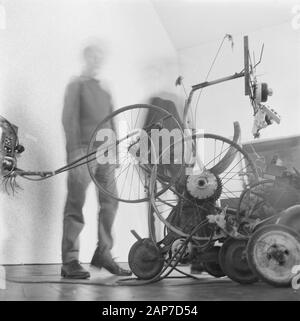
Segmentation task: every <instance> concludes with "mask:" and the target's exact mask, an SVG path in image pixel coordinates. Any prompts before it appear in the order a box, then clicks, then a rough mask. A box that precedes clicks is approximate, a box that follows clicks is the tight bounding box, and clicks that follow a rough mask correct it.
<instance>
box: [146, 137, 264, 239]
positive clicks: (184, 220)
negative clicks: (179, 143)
mask: <svg viewBox="0 0 300 321" xmlns="http://www.w3.org/2000/svg"><path fill="white" fill-rule="evenodd" d="M191 140H192V141H193V146H199V148H198V149H197V150H196V153H195V157H194V161H195V162H194V168H191V167H189V166H188V164H185V165H186V166H185V168H186V169H187V168H188V170H189V171H186V172H185V175H184V177H181V178H180V184H178V181H177V186H176V184H173V185H172V186H170V187H169V188H168V190H166V191H165V192H164V193H161V194H160V195H157V194H156V193H154V191H155V189H156V188H159V186H160V184H161V182H160V179H159V177H158V176H157V173H156V167H153V170H152V174H151V191H153V193H152V194H151V203H152V207H153V212H154V214H155V216H156V217H158V219H159V220H160V221H161V222H162V223H163V225H162V228H161V229H157V230H156V231H151V232H152V234H155V235H157V237H156V238H157V239H159V238H161V237H164V236H165V235H164V234H163V233H162V231H163V230H165V229H164V228H163V226H165V227H166V229H167V231H171V232H173V233H175V234H177V235H179V236H181V237H190V236H191V233H194V234H193V236H192V239H193V240H198V241H201V243H202V245H203V242H204V243H205V242H209V241H213V240H214V239H218V238H222V237H224V234H222V233H220V234H218V233H216V232H218V228H217V227H216V224H212V223H210V222H208V220H207V216H208V215H212V214H213V215H214V214H218V213H220V212H221V211H222V209H224V208H225V207H227V214H228V219H227V222H230V218H231V217H232V219H233V221H234V220H235V219H236V216H235V214H236V209H237V207H238V204H239V197H240V195H241V193H242V192H243V190H244V189H245V187H246V186H248V184H249V183H250V179H249V177H251V182H253V181H258V175H257V172H256V169H255V166H254V164H253V162H252V161H251V159H250V158H249V156H248V154H247V153H246V152H245V151H244V150H243V149H242V148H241V147H240V146H239V145H238V144H236V143H235V142H233V141H231V140H229V139H227V138H224V137H221V136H218V135H214V134H196V135H193V136H189V137H188V138H186V139H185V142H186V143H187V144H188V143H189V141H191ZM229 151H230V157H228V155H229V154H228V152H229ZM185 152H189V150H188V148H186V147H185ZM185 159H186V157H185ZM224 159H225V161H224ZM197 163H201V166H202V167H201V169H199V164H198V165H197ZM197 167H198V168H197ZM233 224H234V223H233ZM197 226H199V229H198V231H195V228H196V227H197Z"/></svg>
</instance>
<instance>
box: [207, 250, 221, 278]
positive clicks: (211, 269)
mask: <svg viewBox="0 0 300 321" xmlns="http://www.w3.org/2000/svg"><path fill="white" fill-rule="evenodd" d="M220 249H221V247H220V246H214V247H212V248H211V249H209V250H208V251H206V253H207V252H209V254H210V253H211V254H212V255H213V256H212V257H213V260H209V261H207V262H203V267H204V270H205V271H206V272H207V273H208V274H210V275H212V276H214V277H215V278H221V277H223V276H226V274H225V273H224V271H223V270H222V268H221V265H220V263H219V253H220Z"/></svg>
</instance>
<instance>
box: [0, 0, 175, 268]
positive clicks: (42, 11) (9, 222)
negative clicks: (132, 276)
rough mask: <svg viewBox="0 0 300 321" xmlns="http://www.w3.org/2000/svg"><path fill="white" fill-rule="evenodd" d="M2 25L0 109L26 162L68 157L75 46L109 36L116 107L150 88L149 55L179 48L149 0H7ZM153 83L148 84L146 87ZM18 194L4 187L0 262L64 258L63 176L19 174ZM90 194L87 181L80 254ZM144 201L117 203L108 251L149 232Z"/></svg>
mask: <svg viewBox="0 0 300 321" xmlns="http://www.w3.org/2000/svg"><path fill="white" fill-rule="evenodd" d="M3 3H4V5H5V8H6V13H7V29H6V30H0V70H1V72H0V97H1V100H0V114H1V115H3V116H5V117H6V118H8V119H9V120H10V121H11V122H13V123H15V124H17V125H18V126H19V128H20V134H21V141H22V143H23V144H24V145H25V147H26V152H25V153H24V155H23V156H22V157H21V159H20V162H19V166H20V167H21V168H24V169H33V170H43V169H56V168H58V167H59V166H61V165H63V164H65V150H64V135H63V130H62V126H61V113H62V99H63V94H64V89H65V86H66V84H67V82H68V81H69V79H70V77H71V76H73V75H74V74H76V73H78V72H79V70H80V65H79V59H78V58H79V50H80V48H81V47H82V44H83V43H84V42H85V40H86V39H87V38H89V37H102V38H103V39H105V40H106V41H107V42H108V43H109V47H110V59H109V61H108V66H107V68H106V78H107V81H108V82H109V83H110V87H111V91H112V94H113V97H114V102H115V106H116V108H119V107H122V106H125V105H128V104H133V103H137V102H140V101H141V100H143V98H144V97H145V96H147V95H148V90H147V88H146V87H145V86H142V83H141V81H142V79H143V77H142V75H141V73H142V70H143V68H144V67H145V64H146V63H148V62H149V61H150V60H151V59H152V57H155V59H158V58H160V57H164V58H165V57H167V58H176V52H175V50H174V48H173V46H172V44H171V43H170V41H169V38H168V36H167V34H166V32H165V30H164V29H163V28H162V26H161V23H160V21H159V19H158V17H157V15H156V13H155V11H154V10H153V7H152V4H151V3H150V2H149V1H148V0H143V1H141V0H139V1H104V0H103V1H101V0H89V1H87V0H51V1H50V0H21V1H20V0H9V1H8V0H7V1H4V2H3ZM148 89H149V90H150V88H148ZM20 183H21V185H22V187H23V190H22V191H20V192H19V193H18V194H17V195H15V196H12V195H11V196H7V195H4V194H0V202H1V207H0V209H1V213H0V240H1V249H0V264H11V263H51V262H60V247H61V244H60V242H61V233H62V212H63V206H64V201H65V196H66V176H65V175H61V176H57V177H55V178H53V179H50V180H47V181H44V182H38V183H36V182H26V181H20ZM96 207H97V204H96V200H95V197H94V191H93V188H92V186H91V188H90V190H89V193H88V197H87V203H86V206H85V208H84V214H85V217H86V227H85V229H84V231H83V233H82V244H81V260H82V261H86V262H88V261H89V260H90V259H91V256H92V253H93V251H94V248H95V245H96ZM145 214H146V211H145V206H144V205H126V204H120V207H119V212H118V216H117V219H116V222H115V228H114V233H115V247H114V249H113V254H114V256H116V257H118V260H119V261H126V260H127V253H128V250H129V247H130V245H131V244H132V243H133V242H134V240H135V239H134V238H133V237H132V236H131V234H130V232H129V231H130V229H136V230H137V231H138V232H139V233H140V234H141V235H142V236H146V235H147V234H146V233H147V225H146V217H145Z"/></svg>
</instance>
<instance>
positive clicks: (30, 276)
mask: <svg viewBox="0 0 300 321" xmlns="http://www.w3.org/2000/svg"><path fill="white" fill-rule="evenodd" d="M87 268H89V266H87ZM184 269H185V270H186V272H188V267H184ZM5 270H6V289H2V290H0V300H1V301H10V300H31V301H32V300H51V301H53V300H68V301H71V300H81V301H85V300H92V301H125V300H126V301H127V300H128V301H157V300H159V301H160V300H168V301H170V300H172V301H186V300H192V301H195V300H196V301H203V300H236V301H237V300H259V301H261V300H300V290H299V291H294V290H292V289H291V288H285V289H282V288H274V287H272V286H269V285H267V284H264V283H262V282H259V283H256V284H254V285H250V286H243V285H240V284H237V283H234V282H233V281H231V280H229V279H228V278H222V279H215V278H213V277H211V276H209V275H207V274H203V275H201V276H199V277H200V280H194V279H191V278H177V277H176V275H173V276H175V278H168V279H164V280H162V281H160V282H157V283H154V284H148V285H139V286H134V285H124V283H122V284H123V285H122V286H120V285H116V281H118V280H119V279H118V278H116V277H114V276H112V275H111V274H109V273H108V272H107V271H105V270H100V271H99V270H94V269H90V271H91V274H92V277H91V279H90V280H87V281H81V280H79V284H75V283H73V282H74V281H67V280H64V279H61V278H60V266H59V265H18V266H6V267H5ZM61 281H62V282H61ZM71 282H72V283H71ZM131 282H132V281H131ZM137 282H138V281H136V280H134V281H133V284H137Z"/></svg>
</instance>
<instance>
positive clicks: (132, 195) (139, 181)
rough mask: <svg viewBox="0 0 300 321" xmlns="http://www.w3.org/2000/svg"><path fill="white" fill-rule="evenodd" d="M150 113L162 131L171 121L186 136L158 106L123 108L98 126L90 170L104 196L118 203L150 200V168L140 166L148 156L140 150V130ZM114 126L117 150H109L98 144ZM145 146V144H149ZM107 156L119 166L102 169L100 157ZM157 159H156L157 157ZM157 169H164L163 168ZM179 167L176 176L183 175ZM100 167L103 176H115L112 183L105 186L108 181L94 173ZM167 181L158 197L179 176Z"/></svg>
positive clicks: (91, 149)
mask: <svg viewBox="0 0 300 321" xmlns="http://www.w3.org/2000/svg"><path fill="white" fill-rule="evenodd" d="M149 111H151V112H152V113H159V115H160V119H159V121H160V122H161V124H160V125H161V126H162V127H163V126H164V125H165V124H167V122H170V121H171V120H172V121H173V123H174V124H173V126H175V127H176V128H178V129H179V131H180V133H181V134H182V135H183V132H182V129H181V126H180V124H179V122H178V121H177V120H176V119H175V118H174V117H173V116H172V115H171V114H170V113H168V112H167V111H165V110H164V109H162V108H160V107H157V106H152V105H145V104H141V105H131V106H127V107H123V108H121V109H119V110H117V111H115V112H113V113H112V114H111V115H109V116H108V117H106V118H105V119H104V120H103V121H102V122H101V123H100V124H99V125H98V126H97V128H96V130H95V131H94V133H93V136H92V138H91V140H90V143H89V148H88V155H89V157H88V169H89V172H90V175H91V178H92V179H93V181H94V182H95V184H96V185H97V187H98V188H99V190H100V191H101V192H103V193H105V194H106V195H108V196H110V197H113V198H115V199H117V200H119V201H123V202H127V203H139V202H144V201H148V200H149V178H150V174H151V166H150V165H147V164H146V165H145V164H141V163H142V162H143V161H145V158H143V157H148V155H145V154H143V155H142V153H141V152H139V150H138V149H139V146H140V145H139V142H140V140H139V139H140V136H139V135H140V128H143V119H144V118H145V117H146V114H147V113H148V112H149ZM151 121H152V120H151ZM112 122H113V123H115V125H116V127H117V128H118V129H119V135H118V140H117V146H118V148H115V146H114V144H109V145H108V147H107V146H105V145H99V141H98V140H97V139H99V133H100V130H102V129H104V128H106V129H107V128H110V127H111V123H112ZM157 122H158V121H157V120H155V119H154V120H153V122H152V124H153V126H155V125H157ZM168 124H169V123H168ZM169 126H170V124H169ZM150 127H151V126H149V128H150ZM147 137H148V136H147ZM147 140H148V138H147ZM144 142H146V140H145V141H144ZM151 143H152V142H151V139H149V142H148V146H151ZM108 153H110V155H111V156H112V157H115V159H116V160H117V162H118V163H119V166H115V165H109V164H106V165H100V166H99V161H100V158H101V156H102V155H108ZM114 153H115V154H114ZM138 154H139V156H141V158H140V161H137V159H136V155H138ZM114 155H115V156H114ZM154 158H156V156H155V157H154ZM158 166H159V168H162V166H163V165H158ZM176 166H177V167H176V169H177V174H178V175H180V173H181V171H182V168H183V166H182V165H176ZM99 167H101V169H100V171H101V172H102V173H103V172H107V173H110V174H111V173H114V175H113V176H114V177H113V179H112V178H110V181H109V182H108V183H106V178H104V179H103V177H102V176H101V175H99V174H97V173H98V172H97V171H96V170H95V169H98V168H99ZM164 178H169V179H170V182H167V183H166V182H165V184H164V185H163V186H161V190H158V191H156V192H155V193H156V194H160V193H162V192H163V191H165V190H166V189H167V188H168V186H169V185H170V184H172V183H173V181H175V180H176V178H177V176H176V175H173V176H172V177H169V176H167V177H164Z"/></svg>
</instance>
